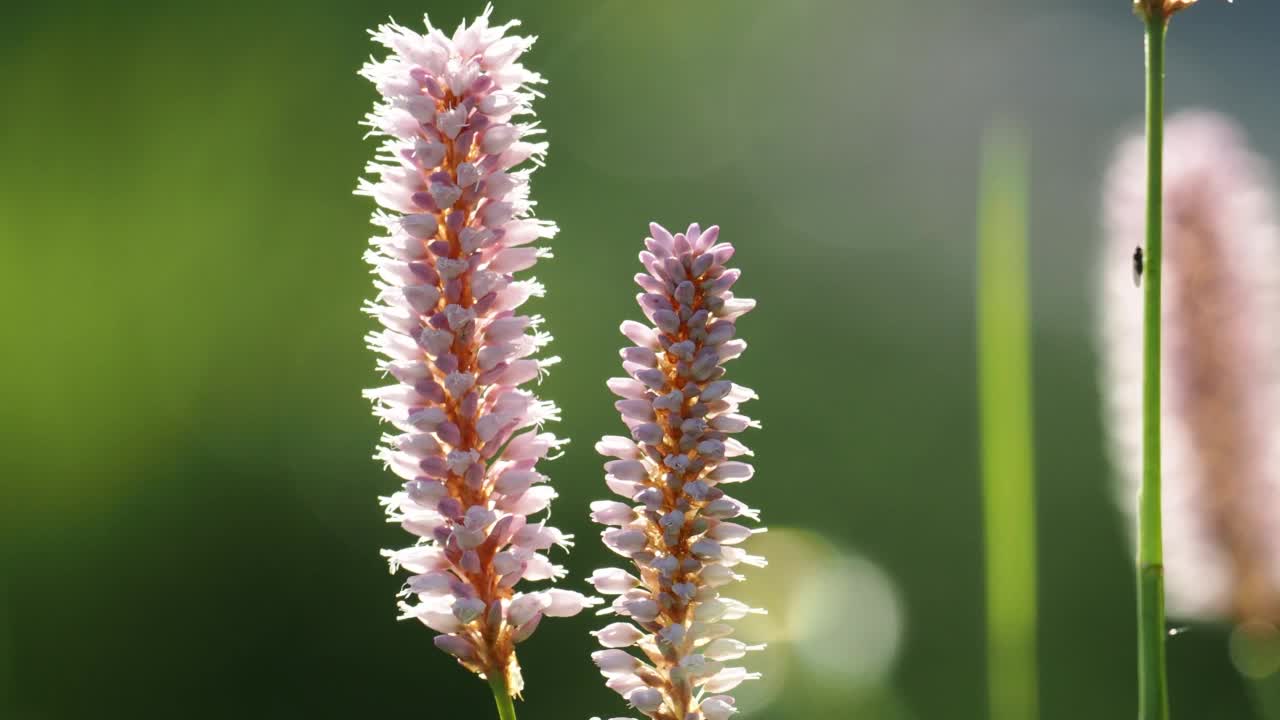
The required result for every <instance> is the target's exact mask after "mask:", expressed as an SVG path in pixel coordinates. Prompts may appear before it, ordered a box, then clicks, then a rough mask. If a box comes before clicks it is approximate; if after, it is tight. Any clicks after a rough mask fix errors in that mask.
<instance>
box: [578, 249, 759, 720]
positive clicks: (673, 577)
mask: <svg viewBox="0 0 1280 720" xmlns="http://www.w3.org/2000/svg"><path fill="white" fill-rule="evenodd" d="M719 232H720V231H719V228H716V227H712V228H708V229H707V230H701V229H700V228H699V227H698V226H697V225H691V226H690V227H689V229H688V230H687V231H686V232H683V233H677V234H674V235H673V234H672V233H670V232H668V231H667V230H666V229H665V228H663V227H662V226H660V225H657V224H654V225H651V226H650V237H649V238H647V239H646V240H645V248H646V249H645V250H644V251H643V252H642V253H641V254H640V260H641V263H642V264H643V265H644V266H645V268H646V270H647V271H648V273H647V274H645V275H641V276H638V279H637V284H639V285H640V286H641V287H642V288H643V289H644V290H645V292H644V293H642V294H640V295H639V296H638V297H637V300H638V302H639V305H640V308H641V310H642V311H643V313H644V314H645V315H646V316H647V317H648V318H649V319H650V320H651V321H652V323H653V326H656V327H651V326H648V325H644V324H641V323H639V322H635V321H632V320H628V321H626V322H624V323H623V324H622V328H621V329H622V334H623V335H625V336H626V337H627V339H628V340H630V341H631V342H632V343H633V344H634V347H626V348H623V350H622V358H623V363H622V367H623V369H624V371H626V373H627V374H628V375H629V377H625V378H614V379H612V380H610V381H609V383H608V386H609V389H610V390H612V391H613V393H614V394H615V395H617V396H619V397H620V398H621V399H620V400H618V401H617V402H616V403H615V407H616V408H617V410H618V412H619V414H620V415H621V416H622V420H623V423H624V424H626V425H627V427H628V430H629V431H630V435H631V437H630V438H627V437H623V436H616V435H613V436H605V437H604V438H602V439H601V440H600V442H599V443H597V445H596V450H597V451H598V452H599V453H600V454H601V455H604V456H606V457H608V458H612V459H611V460H609V461H608V462H606V463H605V466H604V467H605V472H606V475H605V484H606V485H607V487H608V488H609V489H610V490H612V491H613V492H614V493H616V494H617V495H620V496H621V497H622V498H623V499H625V500H628V501H630V502H629V503H625V502H619V501H618V500H607V501H599V502H595V503H592V504H591V510H592V520H594V521H595V522H597V523H600V524H602V525H605V526H607V528H606V529H605V530H604V532H603V533H602V538H603V540H604V544H605V546H606V547H608V548H609V549H610V550H612V551H613V552H615V553H617V554H618V555H621V556H623V557H625V558H627V559H629V560H630V561H631V562H632V563H633V564H634V565H635V570H636V574H637V575H638V576H639V577H636V576H633V575H631V574H629V573H627V572H624V571H622V570H618V569H613V568H608V569H602V570H597V571H596V572H595V574H594V575H593V576H592V577H591V580H590V582H591V584H592V585H594V586H595V588H596V591H597V592H600V593H602V594H606V595H616V596H617V599H616V600H614V601H613V603H612V606H611V608H610V609H609V610H605V611H601V612H602V613H603V612H613V613H614V614H617V615H620V616H622V618H623V619H624V622H615V623H612V624H610V625H608V626H606V627H605V628H603V629H602V630H600V631H598V632H597V633H595V635H596V638H597V640H599V642H600V644H601V645H603V646H604V647H605V648H606V649H605V650H602V651H600V652H597V653H596V654H595V655H594V656H593V658H594V659H595V661H596V664H597V665H598V666H599V667H600V670H601V672H602V673H603V674H604V675H605V677H606V678H608V682H607V683H606V684H607V685H608V686H609V687H610V688H611V689H613V690H615V691H617V692H618V693H619V694H621V695H623V697H624V698H625V699H626V700H627V702H628V703H629V704H630V705H631V707H632V708H634V709H635V710H636V711H638V712H640V713H642V714H644V715H645V716H646V717H649V718H652V719H653V720H688V719H689V718H700V719H705V720H722V719H723V718H727V717H729V716H730V715H732V714H733V713H735V712H736V709H735V707H734V702H733V698H732V697H730V696H728V695H723V694H721V693H725V692H728V691H729V690H731V689H733V688H734V687H736V686H737V685H738V684H739V683H741V682H742V681H744V680H751V679H755V678H757V677H759V676H758V675H756V674H753V673H748V672H747V671H746V670H745V669H744V668H740V667H733V668H726V667H724V666H723V665H722V664H721V661H722V660H728V659H737V658H739V657H742V656H743V655H745V654H746V652H748V651H750V650H759V649H761V648H760V646H748V645H746V644H744V643H741V642H737V641H733V640H731V639H728V638H725V637H724V635H727V634H728V632H729V631H728V628H727V626H725V628H726V630H725V632H724V633H723V634H718V635H717V636H716V637H717V638H719V639H716V640H715V642H713V643H711V644H708V643H707V639H708V638H707V636H706V634H705V633H706V631H707V628H708V626H709V625H708V624H709V623H718V622H719V621H721V620H723V619H733V618H737V617H741V616H742V615H744V614H746V613H747V612H752V611H753V610H752V609H751V608H748V607H746V606H745V605H744V604H742V603H740V602H738V601H735V600H732V599H730V598H725V597H721V595H720V591H719V588H721V587H724V586H726V585H728V584H730V583H732V582H736V581H738V580H740V579H742V578H741V576H739V575H737V574H736V573H734V572H733V570H731V569H730V568H731V567H732V566H736V565H739V564H755V565H757V566H759V565H762V564H763V558H757V557H754V556H748V555H746V554H745V553H744V552H743V551H741V550H739V549H737V547H736V545H737V544H738V543H741V542H744V541H746V540H748V538H749V537H750V535H751V534H752V533H753V531H752V530H751V529H749V528H747V527H745V526H743V525H741V524H738V523H736V522H730V521H729V519H730V518H749V519H755V512H754V511H752V510H749V509H748V508H747V507H746V506H745V505H742V504H741V503H739V502H737V501H736V500H734V499H732V498H730V497H729V496H727V495H726V494H725V492H724V489H723V487H722V486H725V485H728V484H729V483H740V482H745V481H747V480H749V479H750V478H751V477H752V475H753V474H754V470H753V468H752V467H751V466H750V465H749V464H747V463H745V462H741V461H737V460H727V459H726V458H728V457H736V456H742V455H747V454H749V453H748V451H747V450H746V448H745V447H744V446H742V444H741V443H739V442H737V441H736V440H734V439H733V438H732V437H731V435H733V434H736V433H739V432H742V431H743V430H746V429H748V428H754V427H758V425H757V424H756V423H755V422H753V421H752V420H750V419H749V418H747V417H746V416H745V415H742V414H741V413H740V412H739V406H740V405H741V403H743V402H745V401H746V400H750V399H753V398H754V397H755V393H754V392H752V391H750V390H747V389H746V388H743V387H741V386H737V385H734V384H733V383H731V382H729V381H727V380H723V379H722V378H723V376H724V374H725V369H724V364H725V363H726V362H728V361H729V360H731V359H733V358H734V357H737V356H738V355H739V354H740V353H741V352H742V349H743V348H745V344H743V343H742V341H740V340H735V339H733V338H734V335H735V331H736V322H737V319H738V317H740V316H741V315H743V314H745V313H746V312H748V311H749V310H750V309H751V308H752V307H754V303H753V302H752V301H747V300H742V299H739V298H735V297H734V296H733V293H732V292H730V290H729V288H730V286H732V285H733V281H735V280H736V279H737V271H734V270H728V269H726V268H725V267H724V261H725V260H727V259H728V258H729V257H731V256H732V254H733V253H732V248H731V247H730V246H728V245H727V244H723V243H722V244H719V245H716V244H715V243H716V241H717V239H718V237H719ZM748 558H750V563H748ZM625 621H629V622H625ZM633 646H634V647H637V648H639V649H640V651H641V652H643V653H644V655H643V660H641V659H640V658H638V657H636V656H634V655H632V654H631V653H628V652H627V651H626V650H625V649H623V648H629V647H633ZM709 695H714V696H715V697H708V696H709Z"/></svg>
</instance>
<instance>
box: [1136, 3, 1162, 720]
mask: <svg viewBox="0 0 1280 720" xmlns="http://www.w3.org/2000/svg"><path fill="white" fill-rule="evenodd" d="M1166 19H1167V18H1166V16H1165V14H1164V12H1163V11H1162V10H1160V9H1155V8H1153V9H1151V10H1149V11H1148V12H1147V13H1146V17H1145V20H1146V51H1147V247H1146V273H1145V277H1144V280H1143V284H1144V285H1145V288H1146V292H1145V297H1144V303H1143V318H1144V322H1143V386H1142V414H1143V428H1142V493H1141V497H1140V499H1139V518H1138V686H1139V695H1138V697H1139V700H1138V718H1139V720H1168V717H1169V690H1168V679H1167V676H1166V671H1165V612H1164V543H1163V536H1162V528H1161V525H1162V523H1161V515H1160V513H1161V507H1160V497H1161V492H1160V285H1161V276H1160V270H1161V267H1160V265H1161V259H1162V256H1163V247H1162V242H1161V240H1162V232H1161V229H1162V228H1161V223H1162V213H1163V207H1162V206H1163V172H1164V170H1163V165H1164V162H1163V160H1164V155H1163V154H1164V59H1165V28H1166Z"/></svg>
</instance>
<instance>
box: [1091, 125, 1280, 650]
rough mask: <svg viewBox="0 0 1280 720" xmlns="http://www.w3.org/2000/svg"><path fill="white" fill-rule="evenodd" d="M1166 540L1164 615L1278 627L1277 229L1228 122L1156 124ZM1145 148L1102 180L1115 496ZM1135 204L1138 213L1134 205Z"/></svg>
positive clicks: (1137, 385)
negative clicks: (1160, 149) (1160, 137)
mask: <svg viewBox="0 0 1280 720" xmlns="http://www.w3.org/2000/svg"><path fill="white" fill-rule="evenodd" d="M1164 162H1165V165H1164V178H1165V184H1164V195H1165V197H1164V223H1165V250H1164V263H1163V268H1164V272H1163V277H1164V287H1163V294H1164V305H1163V327H1164V333H1163V338H1162V342H1163V343H1164V354H1163V363H1164V369H1163V375H1164V378H1165V380H1164V384H1163V388H1162V392H1163V400H1162V413H1163V421H1162V422H1163V426H1164V440H1163V448H1162V452H1163V458H1162V461H1163V465H1164V494H1163V498H1162V505H1163V507H1164V545H1165V576H1166V579H1167V585H1166V588H1167V598H1168V606H1169V615H1170V616H1171V617H1177V618H1182V619H1200V620H1230V621H1233V622H1235V623H1238V624H1240V625H1249V624H1253V625H1257V624H1262V625H1265V626H1268V627H1274V626H1275V625H1277V624H1280V442H1277V441H1276V428H1277V427H1278V426H1280V274H1278V273H1280V229H1278V227H1277V217H1276V210H1275V205H1274V197H1273V190H1272V187H1271V184H1270V179H1269V177H1268V172H1267V170H1266V168H1265V166H1264V163H1263V161H1262V160H1261V158H1259V157H1258V156H1257V155H1255V154H1254V153H1253V152H1252V151H1250V150H1249V148H1248V146H1247V145H1246V143H1245V140H1244V137H1243V135H1242V133H1241V132H1240V130H1239V128H1237V127H1236V126H1235V124H1234V123H1232V122H1231V121H1230V120H1228V119H1226V118H1224V117H1222V116H1221V115H1217V114H1214V113H1209V112H1182V113H1178V114H1176V115H1174V116H1172V117H1171V118H1169V121H1168V123H1167V124H1166V129H1165V161H1164ZM1145 164H1146V159H1145V146H1144V142H1143V138H1142V137H1141V136H1137V137H1134V138H1132V139H1130V140H1128V141H1126V142H1125V143H1124V144H1123V145H1122V146H1121V147H1120V149H1119V152H1118V154H1117V156H1116V160H1115V163H1114V165H1113V167H1112V170H1111V173H1110V175H1109V176H1108V180H1107V185H1106V211H1107V213H1106V219H1107V228H1106V229H1107V243H1106V244H1105V245H1104V251H1105V258H1104V260H1103V266H1102V271H1103V272H1102V288H1101V289H1102V292H1101V297H1102V305H1101V308H1100V309H1101V320H1102V323H1101V326H1102V335H1101V345H1100V349H1101V360H1102V375H1103V386H1102V389H1103V398H1104V400H1105V405H1106V409H1107V416H1106V418H1105V419H1106V420H1107V421H1108V423H1107V424H1108V430H1109V431H1110V432H1109V434H1110V439H1111V445H1112V450H1113V452H1112V457H1113V458H1114V460H1115V465H1116V468H1117V470H1118V472H1119V475H1120V476H1121V478H1122V479H1123V480H1124V494H1123V498H1122V500H1123V507H1124V509H1125V510H1126V511H1127V512H1129V513H1133V512H1135V511H1136V506H1137V490H1138V486H1139V485H1140V484H1141V478H1142V466H1141V457H1142V454H1141V447H1142V405H1141V400H1142V347H1141V345H1142V344H1141V337H1142V322H1143V321H1142V293H1141V292H1140V291H1138V290H1137V289H1135V288H1134V285H1133V278H1132V274H1131V270H1130V263H1129V258H1130V256H1131V255H1132V254H1133V252H1134V248H1135V247H1136V246H1137V245H1139V244H1140V243H1141V242H1142V240H1143V220H1142V212H1141V208H1143V207H1144V206H1145V202H1146V184H1145ZM1135 208H1136V210H1135Z"/></svg>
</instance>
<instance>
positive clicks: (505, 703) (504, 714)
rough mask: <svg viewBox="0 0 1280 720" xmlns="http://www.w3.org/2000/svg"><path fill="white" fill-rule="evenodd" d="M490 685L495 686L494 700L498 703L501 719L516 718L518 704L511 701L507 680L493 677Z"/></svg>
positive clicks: (512, 719) (490, 679)
mask: <svg viewBox="0 0 1280 720" xmlns="http://www.w3.org/2000/svg"><path fill="white" fill-rule="evenodd" d="M489 687H491V688H493V701H494V702H495V703H497V705H498V718H499V720H516V706H515V703H513V702H512V701H511V692H510V691H509V690H508V689H507V681H506V680H505V679H504V678H500V677H491V678H489Z"/></svg>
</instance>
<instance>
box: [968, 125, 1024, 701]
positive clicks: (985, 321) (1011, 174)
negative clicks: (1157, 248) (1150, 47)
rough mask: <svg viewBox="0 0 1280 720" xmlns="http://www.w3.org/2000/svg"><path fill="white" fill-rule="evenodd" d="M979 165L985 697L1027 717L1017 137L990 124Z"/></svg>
mask: <svg viewBox="0 0 1280 720" xmlns="http://www.w3.org/2000/svg"><path fill="white" fill-rule="evenodd" d="M981 170H982V173H981V186H980V198H979V209H978V287H977V295H978V307H977V312H978V318H977V319H978V391H979V405H980V408H979V413H980V416H981V433H982V437H981V447H982V497H983V528H984V532H985V545H986V590H987V683H988V703H989V705H990V718H991V720H1035V718H1036V717H1038V714H1039V709H1038V700H1037V695H1038V691H1037V683H1038V679H1037V676H1036V675H1037V673H1036V523H1035V474H1034V458H1033V432H1032V418H1031V349H1030V345H1031V341H1030V329H1029V328H1030V320H1029V315H1030V301H1029V297H1028V289H1027V237H1026V236H1027V209H1026V206H1027V199H1026V190H1027V178H1026V152H1025V150H1024V146H1023V143H1022V142H1021V138H1020V137H1018V135H1017V134H1016V133H1012V132H1008V131H1002V130H999V129H996V130H993V131H991V132H990V133H989V134H988V136H987V138H986V141H985V142H984V144H983V158H982V168H981Z"/></svg>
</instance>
